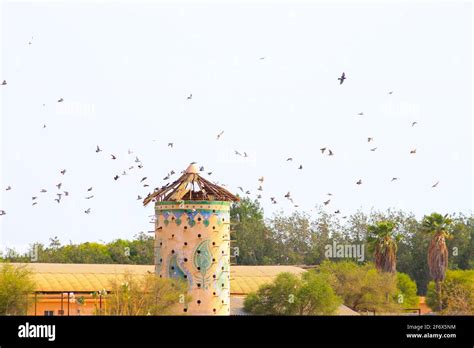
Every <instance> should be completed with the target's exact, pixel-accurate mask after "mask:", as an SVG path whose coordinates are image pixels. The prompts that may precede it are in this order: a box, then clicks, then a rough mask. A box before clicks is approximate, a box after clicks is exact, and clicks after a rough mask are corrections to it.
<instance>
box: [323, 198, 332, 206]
mask: <svg viewBox="0 0 474 348" xmlns="http://www.w3.org/2000/svg"><path fill="white" fill-rule="evenodd" d="M329 202H331V200H330V199H328V200H327V201H325V202H323V203H324V205H328V204H329Z"/></svg>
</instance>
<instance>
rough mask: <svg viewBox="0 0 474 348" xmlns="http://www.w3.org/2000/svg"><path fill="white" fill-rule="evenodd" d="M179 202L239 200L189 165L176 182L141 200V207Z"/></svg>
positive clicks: (194, 166) (192, 165) (195, 167)
mask: <svg viewBox="0 0 474 348" xmlns="http://www.w3.org/2000/svg"><path fill="white" fill-rule="evenodd" d="M181 200H186V201H201V200H204V201H231V202H237V201H239V200H240V199H239V197H237V196H235V195H233V194H232V193H230V192H229V191H227V190H226V189H224V188H222V187H220V186H218V185H216V184H213V183H212V182H210V181H208V180H206V179H204V178H203V177H201V176H200V175H199V170H198V168H197V166H196V165H195V164H191V165H190V166H189V167H188V169H186V171H185V173H184V174H183V175H181V177H179V179H178V180H176V181H175V182H173V183H172V184H169V185H166V186H164V187H162V188H161V189H159V190H155V192H153V193H151V194H149V195H148V196H147V197H146V198H145V199H144V200H143V205H145V206H146V205H147V204H148V203H150V202H151V201H158V202H163V201H166V202H167V201H181Z"/></svg>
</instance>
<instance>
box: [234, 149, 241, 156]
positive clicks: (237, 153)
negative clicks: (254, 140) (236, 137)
mask: <svg viewBox="0 0 474 348" xmlns="http://www.w3.org/2000/svg"><path fill="white" fill-rule="evenodd" d="M234 153H235V154H236V155H237V156H242V154H241V153H240V152H239V151H237V150H234Z"/></svg>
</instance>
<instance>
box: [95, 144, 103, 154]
mask: <svg viewBox="0 0 474 348" xmlns="http://www.w3.org/2000/svg"><path fill="white" fill-rule="evenodd" d="M101 151H102V150H101V149H100V147H99V145H97V148H96V149H95V152H97V153H99V152H101Z"/></svg>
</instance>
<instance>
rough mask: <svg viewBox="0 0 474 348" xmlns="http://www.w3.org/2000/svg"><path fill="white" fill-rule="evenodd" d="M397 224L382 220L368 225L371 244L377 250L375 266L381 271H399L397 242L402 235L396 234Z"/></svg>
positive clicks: (368, 237) (368, 236)
mask: <svg viewBox="0 0 474 348" xmlns="http://www.w3.org/2000/svg"><path fill="white" fill-rule="evenodd" d="M394 229H395V224H394V223H393V222H391V221H380V222H377V223H376V224H375V225H369V226H368V227H367V232H368V235H367V240H368V243H369V246H370V248H371V249H372V250H374V251H375V255H374V256H375V267H376V268H377V270H378V271H380V272H387V273H392V274H393V273H395V272H396V271H397V242H398V241H399V237H400V236H395V235H394Z"/></svg>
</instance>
